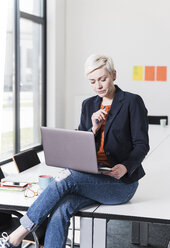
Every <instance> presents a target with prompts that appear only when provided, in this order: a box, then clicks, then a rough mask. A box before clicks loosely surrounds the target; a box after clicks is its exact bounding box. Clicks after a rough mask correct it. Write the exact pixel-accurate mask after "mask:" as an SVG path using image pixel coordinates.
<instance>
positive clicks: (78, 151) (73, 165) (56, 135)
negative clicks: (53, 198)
mask: <svg viewBox="0 0 170 248" xmlns="http://www.w3.org/2000/svg"><path fill="white" fill-rule="evenodd" d="M41 132H42V143H43V148H44V155H45V162H46V164H47V165H49V166H56V167H62V168H69V169H73V170H78V171H84V172H89V173H95V174H98V173H101V172H108V171H110V168H108V167H102V168H99V167H98V164H97V157H96V147H95V140H94V134H93V133H92V132H85V131H74V130H67V129H59V128H48V127H41Z"/></svg>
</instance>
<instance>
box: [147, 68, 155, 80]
mask: <svg viewBox="0 0 170 248" xmlns="http://www.w3.org/2000/svg"><path fill="white" fill-rule="evenodd" d="M145 80H146V81H155V66H145Z"/></svg>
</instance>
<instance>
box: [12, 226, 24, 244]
mask: <svg viewBox="0 0 170 248" xmlns="http://www.w3.org/2000/svg"><path fill="white" fill-rule="evenodd" d="M28 233H29V231H28V230H27V229H25V228H24V227H23V226H19V227H18V228H17V229H16V230H15V231H13V232H12V233H11V234H10V235H9V242H10V243H11V244H12V245H13V246H19V245H20V244H21V242H22V240H23V239H24V238H25V237H26V236H27V234H28Z"/></svg>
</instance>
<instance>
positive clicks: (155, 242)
mask: <svg viewBox="0 0 170 248" xmlns="http://www.w3.org/2000/svg"><path fill="white" fill-rule="evenodd" d="M77 222H78V221H77ZM78 225H79V223H78V224H77V228H78ZM79 238H80V237H79V231H76V237H75V240H76V242H77V243H78V242H79ZM169 241H170V225H169V226H168V225H161V224H149V245H148V246H147V247H146V246H145V247H143V246H140V245H132V244H131V222H129V221H118V220H110V221H109V222H108V224H107V248H168V243H169ZM29 247H30V248H33V247H34V246H29ZM69 247H70V246H68V245H67V246H66V248H69ZM75 248H78V246H75ZM87 248H88V247H87Z"/></svg>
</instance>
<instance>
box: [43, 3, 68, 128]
mask: <svg viewBox="0 0 170 248" xmlns="http://www.w3.org/2000/svg"><path fill="white" fill-rule="evenodd" d="M65 12H66V6H65V0H48V1H47V125H48V126H49V127H63V126H64V118H65V116H64V114H63V113H64V109H65V41H66V39H65V31H66V28H65V22H66V15H65Z"/></svg>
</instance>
